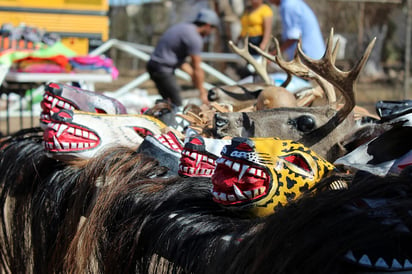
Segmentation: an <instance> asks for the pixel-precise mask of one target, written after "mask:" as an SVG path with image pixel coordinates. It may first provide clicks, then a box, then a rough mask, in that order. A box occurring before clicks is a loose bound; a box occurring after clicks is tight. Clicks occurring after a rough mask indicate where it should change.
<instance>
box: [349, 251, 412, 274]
mask: <svg viewBox="0 0 412 274" xmlns="http://www.w3.org/2000/svg"><path fill="white" fill-rule="evenodd" d="M345 257H346V259H348V260H350V261H352V262H355V263H359V264H361V265H364V266H368V267H378V268H380V269H387V270H402V269H410V268H412V264H411V262H410V261H409V260H408V259H405V261H404V264H403V265H402V263H400V262H399V260H397V259H396V258H394V259H392V263H389V262H388V261H386V260H385V259H384V258H382V257H380V258H378V259H377V260H376V261H375V263H373V262H372V260H371V259H370V258H369V256H368V255H367V254H363V255H362V256H361V257H360V259H359V260H358V259H356V257H355V255H354V254H353V252H352V251H351V250H350V251H348V252H346V254H345Z"/></svg>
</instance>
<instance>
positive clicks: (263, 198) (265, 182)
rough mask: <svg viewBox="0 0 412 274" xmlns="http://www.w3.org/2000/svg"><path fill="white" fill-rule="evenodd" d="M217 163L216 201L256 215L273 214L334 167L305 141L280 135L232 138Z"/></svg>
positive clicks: (214, 194) (214, 196)
mask: <svg viewBox="0 0 412 274" xmlns="http://www.w3.org/2000/svg"><path fill="white" fill-rule="evenodd" d="M216 164H217V165H216V169H215V172H214V174H213V176H212V183H213V190H212V194H213V199H214V200H215V202H218V203H220V204H222V205H224V206H228V207H231V208H233V209H240V210H250V211H251V213H252V214H253V215H255V216H266V215H269V214H272V213H273V212H274V211H275V209H276V207H278V206H282V205H285V204H286V203H288V202H289V201H292V200H294V199H296V198H298V197H299V196H301V195H302V193H303V192H304V191H306V190H308V189H309V188H311V187H312V186H313V185H315V184H316V183H317V182H319V181H320V180H321V179H322V178H323V177H324V176H325V175H327V174H328V173H329V172H330V171H331V170H333V169H334V166H333V165H332V164H331V163H329V162H327V161H325V160H324V159H322V158H321V157H320V156H318V155H317V154H316V153H315V152H313V151H312V150H310V149H308V148H306V147H305V146H303V145H302V144H300V143H297V142H294V141H291V140H280V139H277V138H242V137H236V138H233V139H232V143H231V144H230V145H226V146H225V147H224V148H223V149H222V152H221V157H220V158H218V159H217V160H216Z"/></svg>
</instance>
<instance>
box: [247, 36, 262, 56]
mask: <svg viewBox="0 0 412 274" xmlns="http://www.w3.org/2000/svg"><path fill="white" fill-rule="evenodd" d="M262 40H263V36H251V37H249V43H251V44H252V45H255V46H257V47H259V45H260V43H262ZM249 53H250V54H252V55H260V54H259V53H258V52H257V51H256V50H255V49H252V47H249Z"/></svg>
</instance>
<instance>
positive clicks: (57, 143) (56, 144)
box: [53, 136, 61, 149]
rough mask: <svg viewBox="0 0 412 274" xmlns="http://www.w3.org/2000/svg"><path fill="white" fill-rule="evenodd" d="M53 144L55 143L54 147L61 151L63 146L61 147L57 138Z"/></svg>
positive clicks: (54, 138)
mask: <svg viewBox="0 0 412 274" xmlns="http://www.w3.org/2000/svg"><path fill="white" fill-rule="evenodd" d="M53 143H54V146H55V147H56V148H57V149H61V146H60V144H59V141H58V140H57V138H56V136H53Z"/></svg>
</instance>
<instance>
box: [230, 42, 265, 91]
mask: <svg viewBox="0 0 412 274" xmlns="http://www.w3.org/2000/svg"><path fill="white" fill-rule="evenodd" d="M248 40H249V39H248V37H246V38H245V45H246V46H244V47H243V48H242V49H241V48H239V47H237V46H236V45H235V44H234V43H233V41H229V46H230V48H231V49H232V50H233V51H234V52H235V53H237V54H238V55H239V56H240V57H242V58H243V59H245V60H246V61H247V62H248V63H249V64H251V65H252V66H253V67H254V68H255V69H256V72H257V73H258V75H260V77H262V79H263V81H264V82H265V83H266V84H269V85H270V84H272V80H271V78H270V77H269V75H268V73H267V70H266V61H265V62H264V63H262V64H259V63H258V62H257V60H256V59H255V58H253V56H252V55H251V54H250V53H249V50H248Z"/></svg>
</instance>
